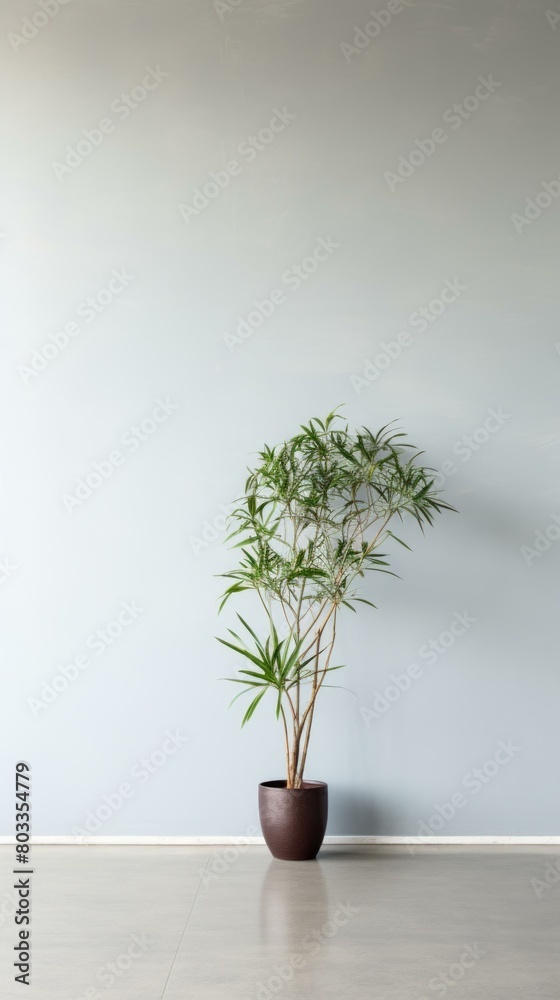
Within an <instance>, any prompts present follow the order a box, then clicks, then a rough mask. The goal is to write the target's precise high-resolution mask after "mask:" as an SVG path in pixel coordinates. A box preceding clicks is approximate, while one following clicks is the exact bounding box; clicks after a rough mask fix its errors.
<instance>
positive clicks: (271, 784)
mask: <svg viewBox="0 0 560 1000" xmlns="http://www.w3.org/2000/svg"><path fill="white" fill-rule="evenodd" d="M259 788H267V789H271V790H273V791H276V792H317V791H320V790H321V789H323V788H327V782H326V781H315V780H314V779H312V778H309V779H307V778H305V779H304V780H303V782H302V785H301V788H286V779H285V778H279V779H274V780H273V781H261V782H260V783H259Z"/></svg>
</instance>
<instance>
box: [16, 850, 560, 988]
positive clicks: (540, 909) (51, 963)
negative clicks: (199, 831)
mask: <svg viewBox="0 0 560 1000" xmlns="http://www.w3.org/2000/svg"><path fill="white" fill-rule="evenodd" d="M559 853H560V852H559V851H558V848H496V847H492V848H454V847H441V848H437V847H424V848H418V847H414V848H407V847H399V848H396V847H355V848H354V847H353V848H350V847H325V848H324V850H323V851H322V852H321V854H320V855H319V858H318V860H317V861H315V862H305V863H297V862H293V863H287V862H279V861H275V860H273V859H272V858H271V857H270V855H269V853H268V851H267V850H266V848H264V847H241V848H231V847H230V848H228V847H215V848H190V847H186V848H180V847H68V848H63V847H44V848H39V847H37V848H35V849H34V865H35V870H36V874H35V882H34V887H35V892H34V898H33V936H34V948H33V954H34V962H33V976H32V979H33V986H32V987H31V989H30V991H29V993H30V995H32V996H35V997H38V998H40V1000H51V998H52V1000H55V998H56V1000H101V998H104V997H105V998H108V1000H110V998H114V1000H128V998H129V997H130V998H132V997H136V998H138V1000H270V998H271V997H274V996H280V997H281V998H282V1000H335V998H336V1000H338V998H342V997H350V998H352V1000H426V998H431V1000H435V998H437V997H444V996H449V997H453V998H454V1000H478V998H480V1000H515V998H523V1000H541V998H543V1000H558V998H559V997H560V959H559V957H558V954H559V949H558V944H559V941H560V870H557V873H558V882H556V881H555V875H554V872H555V866H556V862H557V861H558V865H559V868H560V858H559V857H558V855H559ZM11 856H12V852H11V849H9V848H2V849H1V851H0V860H1V862H2V869H1V870H2V885H3V886H6V888H7V889H9V886H10V884H11V882H10V874H9V873H10V869H11ZM0 895H1V893H0ZM8 899H9V892H8V893H7V895H5V896H4V897H3V901H4V902H5V904H6V905H5V907H4V909H2V906H1V905H0V912H1V913H3V914H4V916H3V922H2V924H1V926H0V947H1V949H2V953H3V956H4V958H6V956H8V958H9V956H10V947H13V943H14V942H15V928H14V924H13V917H12V916H11V914H9V911H10V904H9V902H8ZM6 911H8V914H9V915H6ZM1 975H2V978H1V980H0V997H2V1000H4V998H6V1000H12V997H14V998H15V997H21V996H22V992H21V990H22V987H20V986H18V985H17V984H14V983H13V978H12V976H13V973H12V972H11V971H10V969H9V967H8V965H7V963H6V961H4V962H3V967H2V974H1ZM88 990H89V992H88Z"/></svg>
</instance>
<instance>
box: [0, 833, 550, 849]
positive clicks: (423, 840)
mask: <svg viewBox="0 0 560 1000" xmlns="http://www.w3.org/2000/svg"><path fill="white" fill-rule="evenodd" d="M15 842H16V841H15V838H14V837H0V845H4V844H8V845H14V844H15ZM31 843H32V845H37V846H43V845H46V844H50V845H59V846H78V847H81V846H86V845H91V846H92V847H94V846H113V847H128V846H139V847H146V846H154V847H218V846H223V847H226V846H229V845H236V844H250V845H255V846H259V845H263V844H264V837H242V836H240V837H229V836H228V837H226V836H214V837H133V836H126V835H125V836H121V837H96V836H94V835H92V836H91V837H62V836H60V837H33V838H32V841H31ZM324 843H325V844H326V845H328V844H353V845H360V844H379V845H383V844H388V845H390V844H396V845H398V844H403V845H406V844H416V845H417V846H418V847H422V846H424V845H431V844H436V845H439V846H441V845H445V844H448V845H464V846H467V847H469V846H470V847H475V846H477V845H491V846H496V847H500V846H506V847H507V846H510V847H511V846H516V845H527V846H529V845H534V846H538V847H547V846H548V847H552V846H558V845H560V836H558V837H536V836H533V837H500V836H495V837H437V836H436V835H435V834H434V836H433V837H384V836H381V837H374V836H364V837H360V836H344V837H325V840H324Z"/></svg>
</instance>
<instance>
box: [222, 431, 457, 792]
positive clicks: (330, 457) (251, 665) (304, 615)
mask: <svg viewBox="0 0 560 1000" xmlns="http://www.w3.org/2000/svg"><path fill="white" fill-rule="evenodd" d="M421 454H422V452H419V451H417V450H416V449H415V448H414V446H413V445H410V444H409V443H407V442H406V440H405V439H404V434H402V433H401V432H399V431H397V430H394V429H392V428H391V425H388V426H386V427H383V428H382V429H381V430H380V431H379V432H378V433H377V434H373V433H372V432H371V431H369V430H367V428H365V427H364V428H361V429H360V430H359V431H357V432H356V433H353V434H352V433H351V432H350V430H349V428H348V424H347V423H346V422H345V421H344V420H343V419H342V418H341V417H340V415H339V414H337V413H336V411H334V412H332V413H330V414H329V415H328V417H327V418H326V419H325V420H319V419H317V418H316V417H315V418H313V419H312V420H310V422H309V423H308V424H306V425H302V426H301V430H300V433H298V434H296V435H295V437H292V438H290V440H288V441H285V442H284V443H283V444H280V445H277V446H276V447H274V448H269V447H268V446H266V445H265V447H264V449H263V450H262V451H261V452H259V462H258V464H257V465H256V466H255V468H254V469H252V470H249V476H248V478H247V481H246V484H245V493H244V496H243V497H241V498H240V500H239V501H238V502H237V503H238V505H237V507H236V508H235V509H234V510H233V512H232V513H231V514H230V516H229V523H230V526H231V528H232V530H231V532H230V534H229V535H228V539H227V540H228V541H229V540H235V541H234V546H233V547H234V548H239V549H240V550H241V557H240V559H239V564H238V566H237V568H235V569H233V570H230V571H229V572H227V573H223V574H221V575H222V576H223V577H226V578H227V579H228V581H231V582H230V583H229V584H228V587H227V589H226V590H225V592H224V594H223V595H222V599H221V603H220V610H221V609H222V607H223V606H224V604H225V603H226V602H227V601H228V600H229V599H230V598H231V597H233V596H234V595H237V594H240V593H241V592H242V591H245V590H250V591H254V592H255V593H256V594H257V596H258V598H259V600H260V603H261V605H262V609H263V611H264V622H265V624H264V628H263V629H262V630H261V629H254V628H252V627H251V625H250V624H249V623H248V622H247V621H246V620H245V618H243V617H242V616H241V615H240V614H238V616H237V617H238V619H239V623H240V624H239V630H238V631H234V630H233V629H228V633H229V635H228V638H220V639H219V641H220V642H222V643H223V644H224V645H225V646H228V647H229V648H230V649H231V650H233V651H234V652H235V653H236V654H237V655H238V656H239V657H241V658H242V661H243V666H242V667H240V669H239V671H238V674H239V676H237V677H235V678H229V679H230V680H232V681H233V683H236V684H241V685H243V690H242V691H240V692H239V694H238V695H237V696H236V698H234V699H233V700H234V701H236V699H237V698H238V697H241V695H245V694H249V695H250V696H251V699H250V702H249V706H248V708H247V710H246V711H245V714H244V716H243V722H242V725H245V723H246V722H248V720H249V719H250V718H251V716H252V715H253V713H254V712H255V710H256V709H257V707H258V705H259V704H260V702H261V701H262V699H263V698H264V696H265V695H266V694H267V692H269V691H271V692H273V694H274V697H275V703H276V717H277V719H278V720H281V721H282V725H283V729H284V739H285V748H286V772H287V779H286V781H287V787H288V788H299V787H301V784H302V781H303V775H304V770H305V762H306V759H307V752H308V747H309V739H310V735H311V728H312V724H313V715H314V711H315V704H316V701H317V696H318V694H319V691H320V690H321V688H322V686H323V684H324V683H325V680H326V678H327V677H328V676H329V675H330V674H331V673H332V672H333V671H334V670H339V669H340V667H341V666H342V665H341V664H338V665H337V664H334V663H332V654H333V649H334V646H335V639H336V624H337V616H338V614H339V612H340V610H341V608H343V607H344V608H348V609H349V610H351V611H355V610H356V604H357V603H358V602H361V603H363V604H367V605H370V606H371V607H375V605H374V604H372V602H371V601H369V600H367V599H366V598H364V597H361V596H360V592H359V583H360V581H361V579H362V578H363V577H364V576H365V574H366V573H367V572H368V571H373V572H378V573H391V570H390V569H389V564H388V562H387V556H386V555H385V554H384V553H383V552H382V551H381V548H383V547H384V546H385V543H386V542H387V541H388V540H389V539H394V540H395V541H396V542H399V543H400V544H401V545H404V547H405V548H408V545H406V543H405V542H404V541H403V540H402V539H400V538H398V536H397V535H395V534H394V533H393V531H392V530H391V527H390V526H391V525H392V524H394V523H395V522H398V521H403V520H404V519H405V518H408V517H410V518H413V519H414V520H415V521H416V522H417V523H418V525H419V526H420V528H421V529H422V530H423V529H424V526H425V525H426V524H429V525H431V524H432V523H433V518H434V515H435V514H437V513H440V512H441V511H443V510H452V509H453V508H452V507H450V506H449V504H446V503H445V502H444V501H443V500H440V499H439V494H438V492H437V491H436V490H434V489H433V482H434V478H433V475H432V470H430V469H427V468H423V467H422V466H421V465H420V464H419V461H418V460H419V458H420V456H421ZM392 575H393V576H394V575H395V574H392Z"/></svg>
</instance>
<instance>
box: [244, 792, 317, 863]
mask: <svg viewBox="0 0 560 1000" xmlns="http://www.w3.org/2000/svg"><path fill="white" fill-rule="evenodd" d="M327 814H328V785H326V784H325V782H324V781H304V782H303V784H302V787H301V788H286V782H285V781H263V782H262V784H260V785H259V816H260V820H261V827H262V832H263V835H264V839H265V840H266V843H267V845H268V848H269V850H270V853H271V854H272V855H273V857H275V858H279V859H280V860H281V861H311V860H312V859H313V858H316V857H317V854H318V852H319V848H320V847H321V844H322V843H323V838H324V836H325V830H326V829H327Z"/></svg>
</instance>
